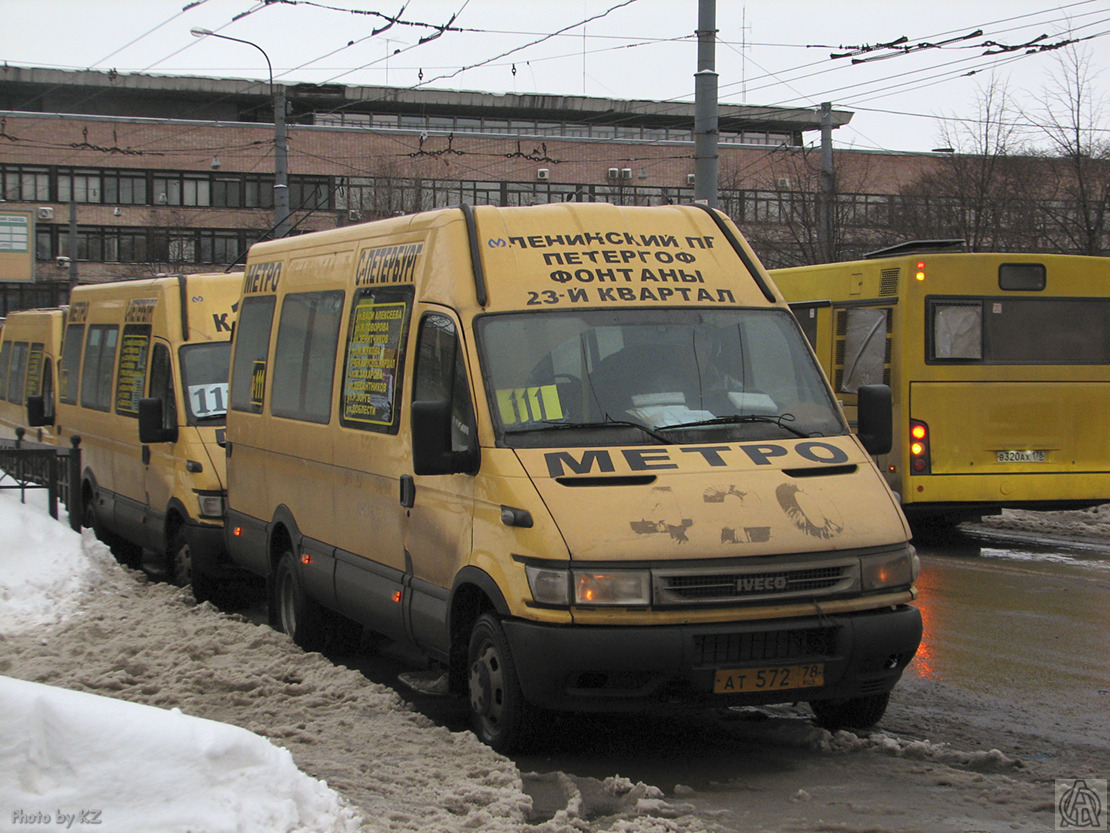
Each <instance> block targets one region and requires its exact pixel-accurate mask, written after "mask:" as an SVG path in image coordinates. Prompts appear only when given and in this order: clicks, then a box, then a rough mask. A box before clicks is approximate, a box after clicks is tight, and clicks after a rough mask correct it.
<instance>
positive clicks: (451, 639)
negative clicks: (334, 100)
mask: <svg viewBox="0 0 1110 833" xmlns="http://www.w3.org/2000/svg"><path fill="white" fill-rule="evenodd" d="M242 289H243V293H242V301H241V304H240V308H239V315H238V323H237V325H236V331H235V336H234V346H233V352H232V365H231V380H230V392H229V403H230V405H229V410H228V421H227V463H228V471H227V477H228V519H227V533H228V547H229V550H230V553H231V556H232V558H233V560H234V561H235V562H236V563H237V564H239V565H241V566H243V567H246V568H248V569H249V570H251V571H253V572H255V573H257V574H258V575H260V576H264V577H265V578H266V579H267V582H268V588H269V608H270V616H271V621H272V623H273V624H274V625H275V626H277V627H278V628H280V629H282V630H284V631H285V632H286V633H288V634H289V635H290V636H291V637H292V638H293V639H294V640H295V641H296V642H297V643H299V644H300V645H302V646H303V647H305V648H310V649H320V648H322V647H326V646H327V644H328V642H329V640H332V639H334V638H335V637H336V636H337V635H342V634H344V633H349V631H350V626H351V623H354V624H356V625H360V626H364V627H367V628H369V629H371V630H373V631H376V632H378V633H380V634H384V635H385V636H387V637H389V638H391V639H394V640H398V641H400V642H403V643H405V644H408V645H411V646H415V647H417V648H419V649H421V650H422V651H424V652H425V653H426V654H427V656H429V657H430V658H431V659H432V660H433V661H434V662H435V663H438V664H439V665H441V666H442V669H443V671H444V674H445V676H446V680H447V683H448V688H449V690H450V691H452V692H455V693H456V694H459V695H461V696H464V697H465V698H466V700H467V702H468V703H469V708H470V712H471V718H472V722H473V725H474V728H475V731H476V733H477V734H478V736H479V737H480V738H482V739H483V740H484V741H485V742H486V743H488V744H490V745H491V746H493V747H495V748H497V749H502V750H507V749H511V748H513V747H514V746H516V745H518V744H520V743H522V742H525V741H526V740H527V739H528V738H529V736H530V734H531V733H532V731H533V730H535V729H536V728H537V726H538V725H540V723H539V722H540V721H542V720H543V719H544V717H543V715H544V714H546V713H547V710H549V709H551V710H570V711H589V710H594V711H598V710H630V709H636V710H648V709H658V710H664V711H666V710H670V709H673V708H675V707H681V706H687V707H700V708H709V707H714V706H727V705H731V704H750V703H772V702H784V701H808V702H809V703H810V704H811V705H812V707H813V710H814V713H815V714H816V716H817V718H818V720H819V721H820V722H821V723H822V724H824V725H828V726H841V725H843V726H857V727H861V726H870V725H872V724H874V723H875V722H876V721H877V720H879V719H880V718H881V716H882V714H883V711H884V709H885V708H886V704H887V701H888V697H889V692H890V691H891V689H892V688H893V687H894V685H895V683H896V682H897V681H898V679H899V678H900V676H901V673H902V671H903V669H904V668H905V667H906V665H907V664H908V663H909V662H910V660H911V659H912V657H913V656H914V653H915V651H916V650H917V646H918V643H919V640H920V638H921V618H920V615H919V613H918V611H917V609H916V607H914V606H913V605H912V604H911V603H912V601H913V600H914V598H915V597H916V590H915V589H914V581H915V578H916V576H917V572H918V559H917V556H916V554H915V552H914V549H913V547H912V546H911V545H910V543H909V528H908V526H907V525H906V522H905V518H904V517H903V515H902V513H901V511H900V510H899V508H898V504H897V501H896V500H895V498H894V496H893V495H892V493H891V492H890V490H889V488H888V487H887V485H886V483H885V482H884V480H883V478H882V476H881V475H880V474H879V472H878V470H877V469H876V467H875V464H874V461H873V459H872V452H873V451H881V450H884V448H885V446H886V444H887V443H888V442H889V438H888V437H884V436H883V432H884V431H886V430H887V429H888V427H889V420H890V404H889V403H890V400H889V391H887V389H886V388H883V387H882V386H881V385H878V386H871V387H868V388H867V389H865V390H864V391H863V399H864V404H863V406H862V407H861V416H860V420H861V422H862V425H861V429H860V436H862V438H863V439H862V440H861V439H860V436H857V435H854V434H853V433H852V432H851V431H850V430H849V427H848V424H847V422H846V420H845V417H844V414H843V413H842V411H841V409H840V408H839V407H838V406H837V404H836V401H835V399H834V397H833V395H832V392H831V391H830V389H829V386H828V384H827V382H826V380H825V378H824V377H823V375H822V374H821V370H820V367H819V366H818V364H817V362H816V361H815V360H814V358H813V353H812V351H811V350H810V349H809V346H808V345H807V344H806V342H805V339H804V337H803V336H802V334H801V332H800V330H799V328H798V325H797V323H796V321H795V320H794V318H793V317H792V316H791V315H790V312H789V309H788V308H787V306H786V304H785V303H784V302H783V300H782V298H781V296H780V295H779V294H778V293H777V292H776V291H775V289H774V287H773V285H772V284H770V282H769V281H768V279H767V273H766V271H765V270H764V269H763V267H762V266H761V265H760V264H759V262H758V260H757V259H756V257H755V255H754V254H753V252H752V250H751V249H750V247H749V246H748V244H747V243H746V242H745V241H744V239H743V237H742V236H741V234H740V232H739V231H738V230H737V228H736V226H734V225H733V224H732V222H731V221H730V220H728V218H727V217H726V216H725V215H723V214H721V213H719V212H716V211H713V210H709V209H707V208H703V207H700V206H667V207H651V208H648V207H616V206H611V205H603V204H578V203H573V204H560V205H542V206H532V207H526V208H496V207H492V206H481V207H476V208H471V207H468V206H463V207H458V208H448V209H442V210H437V211H431V212H427V213H424V214H418V215H414V216H409V217H397V218H391V219H387V220H381V221H377V222H372V223H366V224H362V225H354V226H349V227H346V228H341V229H336V230H331V231H324V232H317V233H312V234H305V235H301V236H298V237H290V238H286V239H283V240H277V241H270V242H265V243H260V244H257V245H255V246H253V247H252V248H251V250H250V253H249V256H248V260H247V266H246V274H245V276H244V278H243V281H242ZM872 426H877V427H878V430H877V431H876V432H872V430H871V428H872ZM865 442H866V443H867V445H866V446H865V444H864V443H865Z"/></svg>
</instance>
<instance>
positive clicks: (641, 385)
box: [477, 309, 848, 447]
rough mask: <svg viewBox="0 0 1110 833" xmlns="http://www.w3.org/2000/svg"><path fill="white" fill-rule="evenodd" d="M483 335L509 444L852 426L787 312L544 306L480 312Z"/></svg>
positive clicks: (655, 439) (733, 435) (497, 411)
mask: <svg viewBox="0 0 1110 833" xmlns="http://www.w3.org/2000/svg"><path fill="white" fill-rule="evenodd" d="M477 334H478V349H479V352H480V355H481V361H482V366H483V368H484V370H485V379H486V385H487V395H488V396H489V400H490V408H491V410H492V412H493V414H494V421H495V423H496V427H497V431H498V441H499V442H501V443H504V444H505V445H509V446H529V447H548V446H556V445H568V444H579V443H585V444H596V443H601V442H605V443H610V444H618V443H619V444H636V443H660V442H669V443H686V442H704V441H706V440H708V439H713V440H728V439H763V438H791V437H819V436H832V435H837V434H844V433H846V432H847V430H848V429H847V426H846V425H845V423H844V421H843V419H842V418H841V416H840V413H839V411H838V409H837V408H836V406H835V404H834V402H833V401H832V397H831V395H830V393H829V389H828V386H827V385H826V384H825V381H824V379H823V377H822V376H821V371H820V370H819V368H818V367H817V365H816V363H815V362H814V360H813V357H812V355H811V353H810V352H809V349H808V348H807V346H806V345H805V342H804V341H803V339H802V336H801V334H800V332H799V330H798V328H797V325H796V324H795V323H794V320H793V318H792V317H791V316H790V314H789V313H788V312H787V311H785V310H780V309H726V310H705V309H696V310H689V309H662V310H656V309H620V310H582V311H577V310H576V311H565V312H564V311H547V310H545V311H543V312H528V313H512V314H501V315H488V316H484V317H482V318H480V319H479V320H478V321H477ZM574 429H578V430H574Z"/></svg>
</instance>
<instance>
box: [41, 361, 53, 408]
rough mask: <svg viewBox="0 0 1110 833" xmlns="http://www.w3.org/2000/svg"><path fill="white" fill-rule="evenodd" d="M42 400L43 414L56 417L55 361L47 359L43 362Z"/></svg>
mask: <svg viewBox="0 0 1110 833" xmlns="http://www.w3.org/2000/svg"><path fill="white" fill-rule="evenodd" d="M42 400H43V408H44V411H43V415H44V416H46V417H48V418H51V419H52V418H53V417H54V363H53V362H52V361H51V360H50V359H46V360H45V361H43V363H42Z"/></svg>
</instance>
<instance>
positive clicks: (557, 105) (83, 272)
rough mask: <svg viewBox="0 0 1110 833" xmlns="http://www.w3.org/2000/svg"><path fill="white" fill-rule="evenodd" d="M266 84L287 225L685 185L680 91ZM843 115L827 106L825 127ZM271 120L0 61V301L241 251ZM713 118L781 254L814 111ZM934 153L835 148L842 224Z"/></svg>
mask: <svg viewBox="0 0 1110 833" xmlns="http://www.w3.org/2000/svg"><path fill="white" fill-rule="evenodd" d="M282 89H283V90H284V92H285V95H286V98H287V108H286V112H287V114H288V115H287V122H288V171H289V175H288V181H289V197H290V200H289V202H290V206H291V209H292V216H291V225H292V228H293V233H303V232H307V231H314V230H318V229H325V228H332V227H334V226H337V225H343V224H347V223H352V222H359V221H363V220H367V219H373V218H376V217H381V216H389V215H393V214H398V213H408V212H411V211H417V210H422V209H428V208H434V207H441V206H446V205H455V204H459V203H461V202H469V203H472V204H487V203H492V204H498V205H527V204H532V203H542V202H552V201H567V200H581V201H607V202H617V203H625V204H661V203H669V202H683V201H690V200H691V199H692V198H693V171H694V158H693V137H692V132H691V131H692V127H693V118H694V107H693V104H691V103H674V102H658V101H620V100H613V99H602V98H589V97H583V96H545V95H493V94H487V93H477V92H445V91H438V90H410V89H400V88H390V87H344V86H339V85H332V86H320V85H294V86H288V87H284V88H282ZM851 115H852V114H851V113H849V112H845V111H841V110H834V111H833V126H834V128H835V127H839V126H841V125H843V124H846V123H847V122H848V121H849V119H850V118H851ZM273 119H274V111H273V98H272V97H271V94H270V89H269V87H268V85H267V84H266V83H260V82H255V81H243V80H229V79H214V78H198V77H160V76H150V75H121V74H117V73H115V72H94V71H82V72H70V71H62V70H49V69H27V68H20V67H11V66H5V67H2V68H0V215H3V214H4V212H15V213H14V214H11V215H10V216H12V217H18V213H19V212H25V213H28V214H29V215H30V216H31V221H32V222H31V225H30V230H29V231H27V237H28V238H29V241H33V244H32V246H31V248H33V253H34V257H33V261H34V269H33V271H34V275H33V281H32V282H31V285H32V288H31V289H28V288H27V286H26V284H21V285H22V286H24V288H23V289H20V290H19V291H18V292H16V294H15V295H14V296H13V295H11V292H12V291H14V290H13V286H16V284H10V283H8V282H10V281H11V280H12V278H13V275H11V274H8V275H3V274H0V283H7V285H8V289H9V294H8V296H6V297H5V309H6V308H9V307H14V306H19V305H23V304H25V303H28V302H31V301H35V300H38V299H39V296H40V295H42V294H43V293H44V292H46V291H47V289H48V288H49V287H50V286H56V287H58V291H59V292H60V291H64V287H65V286H66V285H67V282H68V281H70V280H72V279H73V277H74V275H73V266H72V264H73V262H74V260H75V261H76V264H77V266H76V277H77V278H78V279H80V280H82V281H89V280H103V279H108V278H114V277H139V276H149V275H152V274H158V273H164V272H193V271H202V270H203V271H211V270H221V269H224V268H226V267H228V266H229V265H231V264H234V263H236V262H241V261H242V259H243V258H244V257H245V252H246V249H247V248H248V247H249V246H250V244H251V243H253V242H254V241H256V240H259V239H264V238H266V237H267V236H269V235H270V233H271V231H272V227H273V223H274V209H273V185H274V148H275V129H274V121H273ZM719 129H720V139H719V141H720V145H719V148H720V161H719V171H720V183H719V184H720V187H721V192H720V193H721V197H720V207H721V208H722V209H723V210H725V211H727V212H728V213H729V214H730V215H731V216H732V217H733V218H734V219H736V220H737V221H738V222H739V223H741V224H742V226H744V227H745V230H746V231H747V230H748V229H753V230H755V231H756V232H757V234H756V235H755V236H753V239H757V238H758V237H759V233H762V235H763V238H765V239H766V240H767V241H768V245H767V247H766V250H765V251H760V255H761V256H763V257H764V259H765V260H767V261H768V263H769V265H781V263H782V262H784V261H785V262H788V261H789V260H790V258H784V257H783V256H782V252H781V251H777V250H778V249H780V248H781V249H782V250H783V251H785V249H788V248H790V247H792V246H794V247H796V245H797V243H796V242H791V241H790V240H789V239H788V235H784V234H782V233H780V232H781V229H780V231H779V232H776V231H775V229H776V228H777V227H779V226H782V225H783V223H784V219H785V218H786V216H787V215H788V214H790V213H791V212H792V211H794V208H792V207H791V201H792V200H794V199H796V198H797V197H798V196H799V195H804V196H805V197H806V198H807V199H810V200H811V199H812V197H813V195H814V193H815V191H816V184H815V183H816V173H815V166H814V159H813V157H814V156H819V154H818V153H815V152H814V151H812V150H808V151H807V150H806V149H805V144H806V143H809V144H810V145H813V144H814V143H816V142H817V141H819V129H820V117H819V113H818V111H817V110H816V109H794V108H779V107H756V106H748V105H722V106H721V107H720V112H719ZM834 135H835V134H834ZM935 158H936V155H935V154H878V153H859V152H855V153H853V152H839V153H838V155H837V166H838V177H839V181H840V183H841V187H840V190H841V191H842V192H843V191H844V190H845V187H844V183H854V184H856V185H857V186H858V187H856V188H855V189H854V190H853V189H852V188H851V187H849V188H848V190H850V191H852V194H851V196H850V201H851V202H852V203H853V205H856V206H858V215H859V220H860V223H859V225H860V227H861V228H862V227H864V226H867V227H873V226H875V225H876V223H879V224H880V225H881V220H882V218H883V216H885V215H887V214H889V201H890V199H891V195H893V194H896V193H897V192H898V189H899V188H900V187H901V186H902V185H904V184H905V183H906V182H909V181H912V180H913V179H914V178H915V177H917V176H918V175H919V174H920V173H921V171H922V170H923V169H924V168H927V166H929V165H931V164H935ZM71 218H72V219H71ZM0 219H2V217H0ZM776 239H777V240H778V241H779V243H778V244H775V245H772V242H773V241H775V240H776ZM865 242H866V243H869V242H870V240H866V241H861V245H865ZM882 242H885V241H882ZM0 243H2V238H0ZM758 248H759V247H758V246H757V250H758ZM2 253H3V250H2V249H0V254H2ZM67 259H69V260H67ZM794 259H795V260H796V259H798V258H797V257H795V258H794ZM776 260H778V261H779V262H778V263H776ZM2 269H3V260H2V259H0V270H2ZM14 277H25V276H14ZM33 287H38V288H37V289H35V288H33ZM28 293H30V294H28ZM8 298H11V299H12V300H11V302H10V303H8V302H7V299H8ZM41 301H42V302H43V303H51V302H53V300H52V298H50V297H43V298H42V299H41Z"/></svg>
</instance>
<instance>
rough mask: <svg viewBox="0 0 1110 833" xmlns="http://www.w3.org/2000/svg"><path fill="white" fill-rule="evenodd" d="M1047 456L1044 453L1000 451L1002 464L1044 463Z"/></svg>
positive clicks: (999, 460)
mask: <svg viewBox="0 0 1110 833" xmlns="http://www.w3.org/2000/svg"><path fill="white" fill-rule="evenodd" d="M1046 456H1047V455H1046V454H1045V452H1043V451H999V452H998V462H1000V463H1043V462H1044V461H1045V457H1046Z"/></svg>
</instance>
